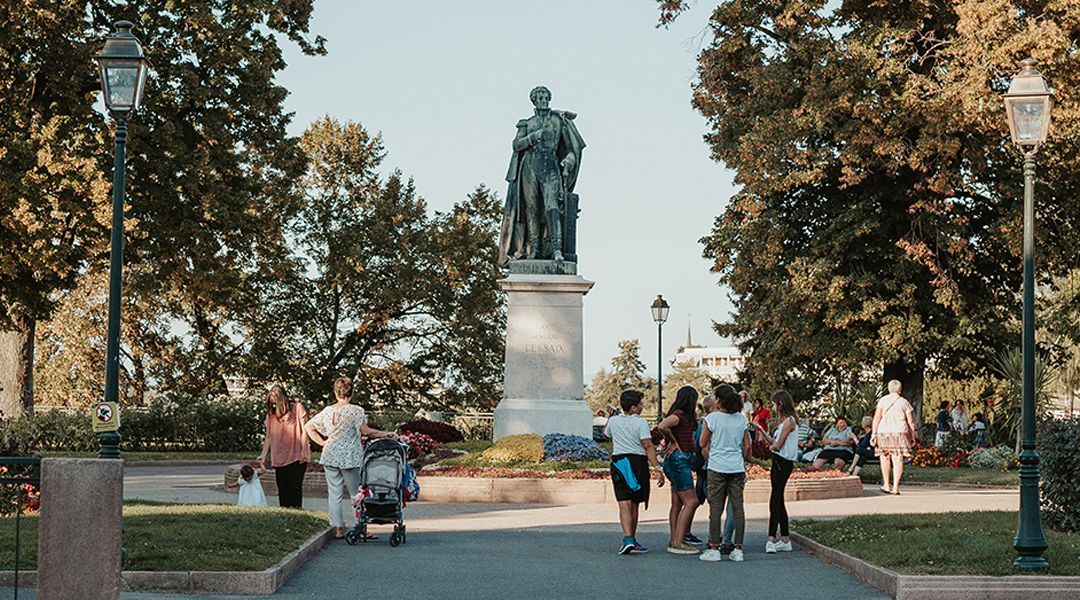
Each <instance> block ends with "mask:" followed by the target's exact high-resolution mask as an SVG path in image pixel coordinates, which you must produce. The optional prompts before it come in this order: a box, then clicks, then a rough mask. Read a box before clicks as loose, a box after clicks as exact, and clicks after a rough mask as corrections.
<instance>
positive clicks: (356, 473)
mask: <svg viewBox="0 0 1080 600" xmlns="http://www.w3.org/2000/svg"><path fill="white" fill-rule="evenodd" d="M352 391H353V383H352V379H349V378H348V377H338V378H337V380H336V381H334V397H335V398H336V399H337V402H335V403H334V404H331V405H330V406H327V407H326V408H324V409H322V410H321V411H320V412H319V414H317V415H315V417H314V418H312V419H311V420H310V421H308V422H307V424H306V425H304V431H306V432H307V434H308V436H309V437H310V438H311V439H312V441H314V442H315V443H316V444H318V445H320V446H322V447H323V450H322V455H321V457H320V458H319V462H320V463H322V465H323V473H324V474H325V475H326V500H327V502H328V503H329V512H330V526H331V527H333V528H334V537H336V538H339V539H340V538H342V537H344V536H345V521H346V519H348V520H352V518H353V517H352V516H351V514H352V502H351V500H352V496H353V495H354V494H356V492H357V488H359V487H360V466H361V465H362V464H363V458H364V448H363V447H362V446H361V445H360V439H361V437H367V438H372V439H378V438H387V437H389V438H392V437H396V436H395V435H394V434H393V433H389V432H386V431H379V430H378V429H372V428H371V427H368V426H367V415H365V414H364V409H362V408H360V407H359V406H357V405H355V404H352V403H351V400H352ZM343 495H344V496H345V498H344V499H343V498H342V496H343ZM346 515H349V516H348V517H347V516H346Z"/></svg>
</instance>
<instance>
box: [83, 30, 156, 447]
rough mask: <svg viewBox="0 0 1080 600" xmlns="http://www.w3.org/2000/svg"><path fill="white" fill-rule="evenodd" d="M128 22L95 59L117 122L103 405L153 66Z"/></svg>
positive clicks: (107, 436)
mask: <svg viewBox="0 0 1080 600" xmlns="http://www.w3.org/2000/svg"><path fill="white" fill-rule="evenodd" d="M134 27H135V26H134V25H133V24H132V23H131V22H130V21H117V22H116V32H115V33H113V34H112V35H111V36H109V37H108V38H106V39H105V46H104V47H103V48H102V49H101V52H100V53H98V54H97V55H96V56H94V60H95V61H97V63H98V66H99V67H100V68H101V90H102V93H103V94H104V97H105V108H107V109H108V111H109V114H111V115H112V117H113V119H114V120H115V121H116V165H115V167H114V170H113V220H112V247H111V251H110V256H109V329H108V341H107V342H106V349H105V402H111V403H118V402H119V398H120V275H121V271H122V270H123V261H124V146H125V145H126V144H127V119H128V117H129V116H131V115H132V114H134V113H135V112H137V111H138V110H139V107H140V106H141V105H142V95H143V88H144V86H145V85H146V73H147V71H148V70H149V68H150V62H149V61H148V60H147V59H146V55H145V54H143V48H142V44H141V43H139V39H138V38H136V37H135V34H134V33H132V32H131V30H132V29H133V28H134ZM98 443H99V445H100V447H101V449H100V452H99V453H98V456H99V457H100V458H120V434H119V433H117V432H115V431H109V432H104V433H101V434H100V435H99V436H98Z"/></svg>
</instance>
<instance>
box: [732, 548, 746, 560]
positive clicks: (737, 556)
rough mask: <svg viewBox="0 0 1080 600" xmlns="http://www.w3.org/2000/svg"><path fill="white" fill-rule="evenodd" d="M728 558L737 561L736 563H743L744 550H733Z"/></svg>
mask: <svg viewBox="0 0 1080 600" xmlns="http://www.w3.org/2000/svg"><path fill="white" fill-rule="evenodd" d="M728 558H729V559H731V560H733V561H735V562H742V561H743V555H742V550H739V549H738V548H736V549H734V550H732V551H731V554H729V555H728Z"/></svg>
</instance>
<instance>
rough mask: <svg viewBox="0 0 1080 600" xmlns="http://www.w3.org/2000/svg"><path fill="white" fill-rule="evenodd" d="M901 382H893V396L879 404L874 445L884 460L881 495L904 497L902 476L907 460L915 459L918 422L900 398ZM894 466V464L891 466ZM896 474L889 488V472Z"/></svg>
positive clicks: (879, 401) (872, 438)
mask: <svg viewBox="0 0 1080 600" xmlns="http://www.w3.org/2000/svg"><path fill="white" fill-rule="evenodd" d="M900 390H901V386H900V382H899V381H897V380H895V379H893V380H892V381H890V382H889V394H888V395H887V396H884V397H882V398H880V399H878V401H877V410H875V411H874V423H873V426H872V429H871V434H870V445H871V446H873V447H874V452H875V453H876V454H877V455H878V456H879V457H880V458H881V477H882V479H884V481H883V482H882V484H881V491H883V492H885V493H886V494H899V493H900V476H901V475H903V473H904V459H905V458H908V457H910V456H911V446H912V445H914V444H915V420H914V418H912V409H911V403H909V402H908V401H907V399H906V398H904V397H903V396H901V395H900ZM890 463H891V464H890ZM890 467H891V468H890ZM890 470H891V471H892V487H891V488H890V487H889V471H890Z"/></svg>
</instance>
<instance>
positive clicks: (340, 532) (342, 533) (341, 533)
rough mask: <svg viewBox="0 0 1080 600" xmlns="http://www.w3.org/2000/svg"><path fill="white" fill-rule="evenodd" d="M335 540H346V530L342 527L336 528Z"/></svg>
mask: <svg viewBox="0 0 1080 600" xmlns="http://www.w3.org/2000/svg"><path fill="white" fill-rule="evenodd" d="M334 539H335V540H341V539H345V529H344V528H342V527H336V528H334Z"/></svg>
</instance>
